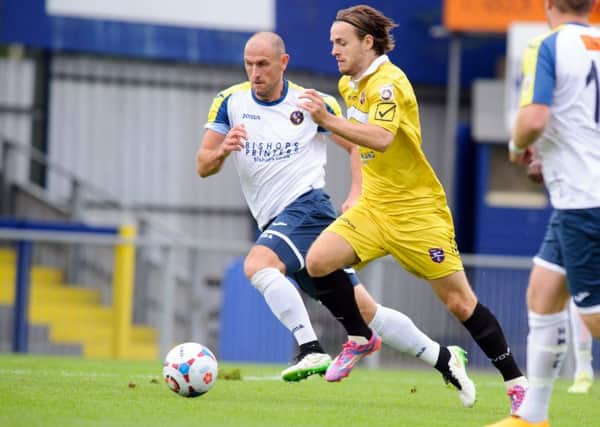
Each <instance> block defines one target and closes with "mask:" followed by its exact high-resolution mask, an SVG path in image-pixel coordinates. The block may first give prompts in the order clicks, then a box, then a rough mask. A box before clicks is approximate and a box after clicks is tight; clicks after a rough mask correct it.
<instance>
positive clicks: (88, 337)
mask: <svg viewBox="0 0 600 427" xmlns="http://www.w3.org/2000/svg"><path fill="white" fill-rule="evenodd" d="M112 337H113V327H112V323H106V322H88V323H86V324H75V325H74V324H72V323H71V322H60V321H57V322H52V326H51V327H50V339H51V340H53V341H57V342H78V341H86V342H87V341H105V342H111V340H112ZM157 338H158V337H157V332H156V330H155V329H154V328H150V327H148V326H137V325H134V326H133V327H132V328H131V340H132V341H134V342H152V343H156V341H157Z"/></svg>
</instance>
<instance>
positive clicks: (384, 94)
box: [379, 85, 394, 101]
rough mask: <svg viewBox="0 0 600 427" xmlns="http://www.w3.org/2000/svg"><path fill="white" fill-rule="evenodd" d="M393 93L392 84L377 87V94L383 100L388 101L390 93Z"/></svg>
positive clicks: (390, 96)
mask: <svg viewBox="0 0 600 427" xmlns="http://www.w3.org/2000/svg"><path fill="white" fill-rule="evenodd" d="M393 94H394V88H393V87H392V85H385V86H381V87H380V88H379V95H380V96H381V99H382V100H383V101H389V100H390V99H392V95H393Z"/></svg>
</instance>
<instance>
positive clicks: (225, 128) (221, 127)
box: [205, 122, 231, 135]
mask: <svg viewBox="0 0 600 427" xmlns="http://www.w3.org/2000/svg"><path fill="white" fill-rule="evenodd" d="M205 127H206V128H207V129H210V130H213V131H215V132H217V133H220V134H222V135H226V134H227V132H229V130H230V129H231V126H229V125H226V124H224V123H215V122H213V123H207V125H206V126H205Z"/></svg>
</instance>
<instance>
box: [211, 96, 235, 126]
mask: <svg viewBox="0 0 600 427" xmlns="http://www.w3.org/2000/svg"><path fill="white" fill-rule="evenodd" d="M229 98H231V95H228V96H227V97H226V98H225V99H224V100H223V102H222V103H221V106H220V107H219V111H217V116H216V117H215V120H214V122H212V123H214V124H223V125H225V126H227V128H228V130H229V128H231V124H230V123H229V114H228V111H227V106H228V105H229ZM225 133H227V132H225Z"/></svg>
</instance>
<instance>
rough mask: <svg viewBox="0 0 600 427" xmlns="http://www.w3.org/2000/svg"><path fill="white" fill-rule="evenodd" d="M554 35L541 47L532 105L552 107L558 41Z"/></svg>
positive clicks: (536, 68)
mask: <svg viewBox="0 0 600 427" xmlns="http://www.w3.org/2000/svg"><path fill="white" fill-rule="evenodd" d="M557 36H558V32H555V33H553V34H552V35H550V36H549V37H548V38H546V39H545V40H544V41H542V44H541V46H540V50H539V53H538V60H537V64H536V67H535V81H534V83H533V99H532V103H535V104H544V105H552V94H553V92H554V87H555V86H556V39H557Z"/></svg>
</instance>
